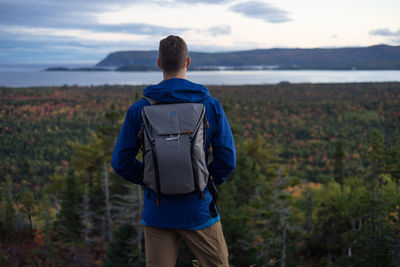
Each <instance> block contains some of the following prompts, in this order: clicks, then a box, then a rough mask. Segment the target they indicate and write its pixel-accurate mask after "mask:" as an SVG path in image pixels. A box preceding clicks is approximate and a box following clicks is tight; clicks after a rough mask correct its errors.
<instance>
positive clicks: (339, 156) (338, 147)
mask: <svg viewBox="0 0 400 267" xmlns="http://www.w3.org/2000/svg"><path fill="white" fill-rule="evenodd" d="M345 155H346V154H345V151H344V140H343V135H339V138H338V140H337V141H336V144H335V155H334V156H333V159H334V169H333V177H334V178H335V181H336V182H337V183H339V184H343V180H344V159H345Z"/></svg>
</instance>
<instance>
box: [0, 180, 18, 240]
mask: <svg viewBox="0 0 400 267" xmlns="http://www.w3.org/2000/svg"><path fill="white" fill-rule="evenodd" d="M0 200H1V202H0V234H5V233H7V232H12V231H14V230H15V228H16V218H17V215H16V210H15V207H14V197H13V194H12V181H11V178H10V177H8V178H7V179H6V182H5V184H3V190H2V192H0Z"/></svg>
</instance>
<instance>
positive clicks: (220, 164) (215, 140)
mask: <svg viewBox="0 0 400 267" xmlns="http://www.w3.org/2000/svg"><path fill="white" fill-rule="evenodd" d="M215 108H216V112H217V114H216V115H217V116H216V121H215V124H216V125H215V126H216V129H215V132H214V134H213V136H212V138H211V145H212V152H213V160H212V162H211V163H210V164H209V165H208V170H209V172H210V174H211V176H212V177H213V179H214V182H215V184H216V185H220V184H222V183H223V182H224V181H225V180H226V179H227V176H228V174H230V173H231V172H232V171H233V170H234V169H235V167H236V150H235V142H234V140H233V136H232V131H231V128H230V126H229V122H228V119H227V118H226V115H225V112H224V110H223V108H222V106H221V104H220V103H219V102H217V105H216V107H215Z"/></svg>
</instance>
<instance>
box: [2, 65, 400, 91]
mask: <svg viewBox="0 0 400 267" xmlns="http://www.w3.org/2000/svg"><path fill="white" fill-rule="evenodd" d="M61 66H67V67H87V66H90V65H86V66H85V65H82V64H81V65H79V66H74V65H66V64H61ZM47 67H49V65H0V86H7V87H29V86H62V85H82V86H89V85H102V84H110V85H112V84H127V85H147V84H154V83H158V82H160V81H161V80H162V73H161V72H114V71H95V72H91V71H55V72H48V71H43V69H45V68H47ZM187 77H188V79H189V80H191V81H193V82H196V83H202V84H206V85H243V84H249V85H251V84H276V83H280V82H290V83H344V82H400V70H378V71H361V70H251V71H228V70H224V71H191V72H188V75H187Z"/></svg>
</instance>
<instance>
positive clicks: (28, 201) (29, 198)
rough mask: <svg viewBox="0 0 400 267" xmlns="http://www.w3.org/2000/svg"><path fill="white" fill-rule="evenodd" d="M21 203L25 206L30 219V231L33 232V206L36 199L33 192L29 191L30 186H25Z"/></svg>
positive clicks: (24, 209) (24, 208) (25, 211)
mask: <svg viewBox="0 0 400 267" xmlns="http://www.w3.org/2000/svg"><path fill="white" fill-rule="evenodd" d="M21 202H22V204H23V205H24V207H23V211H24V213H25V214H26V216H27V217H28V222H29V229H30V230H31V231H32V230H33V225H32V212H33V206H34V204H35V198H34V196H33V192H32V191H31V190H30V189H29V187H28V186H24V189H23V193H22V196H21Z"/></svg>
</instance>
